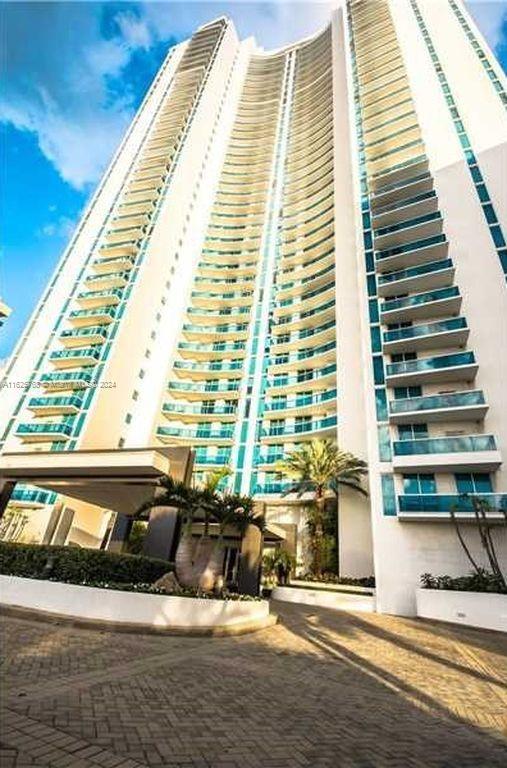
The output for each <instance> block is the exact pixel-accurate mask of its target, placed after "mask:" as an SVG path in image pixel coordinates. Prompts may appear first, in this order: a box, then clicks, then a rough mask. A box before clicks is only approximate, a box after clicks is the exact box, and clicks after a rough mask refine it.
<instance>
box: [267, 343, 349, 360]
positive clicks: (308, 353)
mask: <svg viewBox="0 0 507 768" xmlns="http://www.w3.org/2000/svg"><path fill="white" fill-rule="evenodd" d="M333 349H336V343H335V342H334V341H329V342H328V343H327V344H322V345H321V346H320V347H309V348H307V349H301V350H299V352H291V353H287V354H283V353H281V354H279V355H277V356H275V357H272V358H270V360H269V365H270V366H272V365H286V364H288V363H297V362H299V361H300V360H307V359H308V358H310V357H316V356H317V355H323V354H325V353H326V352H329V351H331V350H333Z"/></svg>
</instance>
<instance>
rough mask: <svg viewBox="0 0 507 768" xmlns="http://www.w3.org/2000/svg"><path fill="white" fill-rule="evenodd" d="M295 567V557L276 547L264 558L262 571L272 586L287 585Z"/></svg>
mask: <svg viewBox="0 0 507 768" xmlns="http://www.w3.org/2000/svg"><path fill="white" fill-rule="evenodd" d="M295 567H296V558H295V557H294V555H291V553H290V552H287V550H285V549H282V548H281V547H275V548H274V549H272V550H271V551H269V552H267V553H266V554H265V555H264V557H263V558H262V571H263V574H264V577H265V578H266V579H267V581H268V582H269V583H270V584H286V583H287V582H288V580H289V578H290V575H291V573H292V572H293V571H294V569H295Z"/></svg>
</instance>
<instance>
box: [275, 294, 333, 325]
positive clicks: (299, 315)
mask: <svg viewBox="0 0 507 768" xmlns="http://www.w3.org/2000/svg"><path fill="white" fill-rule="evenodd" d="M334 306H335V301H334V299H331V301H326V303H325V304H321V305H320V306H318V307H314V308H313V309H307V310H306V311H305V312H295V313H294V314H293V315H283V317H279V318H278V320H277V325H287V324H288V323H296V322H298V321H299V320H304V319H305V318H307V317H312V316H313V315H318V314H319V313H320V312H327V311H328V310H330V309H334Z"/></svg>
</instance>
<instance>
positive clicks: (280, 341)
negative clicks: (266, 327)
mask: <svg viewBox="0 0 507 768" xmlns="http://www.w3.org/2000/svg"><path fill="white" fill-rule="evenodd" d="M275 329H276V326H275ZM335 336H336V323H335V321H334V320H330V321H329V322H327V323H323V324H322V325H318V326H315V327H311V328H302V329H301V330H300V331H293V332H292V333H283V334H280V335H278V336H273V337H272V339H271V350H272V351H273V352H275V353H278V352H285V351H290V350H291V349H294V348H295V349H298V348H299V347H300V346H301V342H302V341H303V340H306V339H312V340H314V341H315V343H317V344H319V343H323V342H324V341H327V340H328V339H335Z"/></svg>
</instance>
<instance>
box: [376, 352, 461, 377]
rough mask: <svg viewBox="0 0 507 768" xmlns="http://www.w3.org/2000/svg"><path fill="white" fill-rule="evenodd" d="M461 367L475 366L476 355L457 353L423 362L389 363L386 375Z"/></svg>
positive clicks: (426, 359)
mask: <svg viewBox="0 0 507 768" xmlns="http://www.w3.org/2000/svg"><path fill="white" fill-rule="evenodd" d="M461 365H464V366H465V365H475V355H474V353H473V352H456V353H455V354H453V355H439V356H438V357H426V358H423V359H422V360H405V361H403V362H400V363H389V364H388V365H387V366H386V374H387V376H396V375H398V374H403V373H424V372H425V371H439V370H442V369H445V368H456V367H459V366H461Z"/></svg>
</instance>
